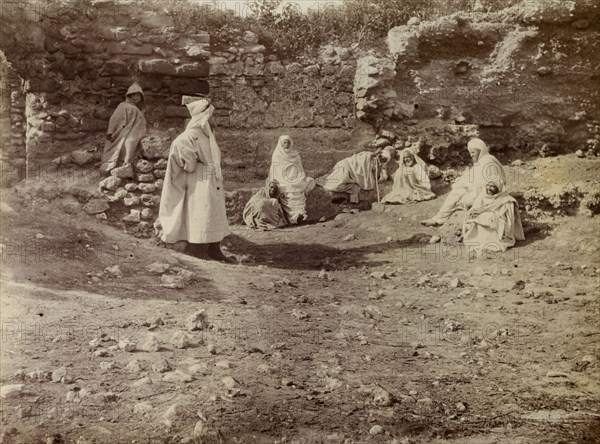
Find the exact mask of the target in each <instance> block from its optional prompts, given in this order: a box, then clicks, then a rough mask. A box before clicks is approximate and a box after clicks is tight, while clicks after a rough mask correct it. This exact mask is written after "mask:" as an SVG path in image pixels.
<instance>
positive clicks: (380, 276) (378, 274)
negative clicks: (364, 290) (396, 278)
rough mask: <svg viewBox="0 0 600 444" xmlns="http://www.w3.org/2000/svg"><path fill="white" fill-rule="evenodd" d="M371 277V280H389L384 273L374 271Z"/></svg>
mask: <svg viewBox="0 0 600 444" xmlns="http://www.w3.org/2000/svg"><path fill="white" fill-rule="evenodd" d="M371 277H372V278H373V279H389V278H388V275H387V274H385V272H383V271H374V272H373V273H371Z"/></svg>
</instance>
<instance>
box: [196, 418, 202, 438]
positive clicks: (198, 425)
mask: <svg viewBox="0 0 600 444" xmlns="http://www.w3.org/2000/svg"><path fill="white" fill-rule="evenodd" d="M203 434H204V421H202V420H199V421H198V422H196V425H195V426H194V437H201V436H202V435H203Z"/></svg>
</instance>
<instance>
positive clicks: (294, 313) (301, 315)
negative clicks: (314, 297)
mask: <svg viewBox="0 0 600 444" xmlns="http://www.w3.org/2000/svg"><path fill="white" fill-rule="evenodd" d="M292 316H293V317H295V318H296V319H298V320H301V319H307V318H308V314H307V313H306V312H305V311H302V310H298V309H296V308H295V309H294V310H292Z"/></svg>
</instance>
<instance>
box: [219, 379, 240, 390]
mask: <svg viewBox="0 0 600 444" xmlns="http://www.w3.org/2000/svg"><path fill="white" fill-rule="evenodd" d="M221 382H222V383H223V385H224V386H225V387H226V388H228V389H234V388H236V387H237V386H238V385H239V383H238V382H237V381H236V380H235V379H234V378H233V377H231V376H225V377H224V378H223V379H221Z"/></svg>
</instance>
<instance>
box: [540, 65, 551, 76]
mask: <svg viewBox="0 0 600 444" xmlns="http://www.w3.org/2000/svg"><path fill="white" fill-rule="evenodd" d="M537 73H538V74H539V75H540V76H547V75H548V74H551V73H552V68H550V67H549V66H540V67H539V68H538V69H537Z"/></svg>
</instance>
